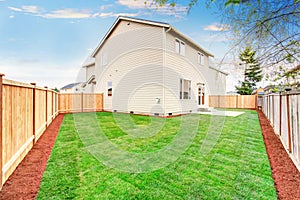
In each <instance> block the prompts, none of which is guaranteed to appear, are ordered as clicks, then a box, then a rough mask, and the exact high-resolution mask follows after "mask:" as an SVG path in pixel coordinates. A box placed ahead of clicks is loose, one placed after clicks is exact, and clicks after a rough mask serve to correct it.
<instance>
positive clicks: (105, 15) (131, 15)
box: [93, 12, 139, 18]
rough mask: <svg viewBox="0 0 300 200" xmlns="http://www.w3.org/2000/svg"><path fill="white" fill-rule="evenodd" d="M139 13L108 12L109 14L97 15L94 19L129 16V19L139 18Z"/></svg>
mask: <svg viewBox="0 0 300 200" xmlns="http://www.w3.org/2000/svg"><path fill="white" fill-rule="evenodd" d="M138 15H139V13H113V12H108V13H104V12H103V13H95V14H94V15H93V17H101V18H106V17H118V16H127V17H136V16H138Z"/></svg>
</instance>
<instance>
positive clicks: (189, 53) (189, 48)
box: [166, 31, 208, 66]
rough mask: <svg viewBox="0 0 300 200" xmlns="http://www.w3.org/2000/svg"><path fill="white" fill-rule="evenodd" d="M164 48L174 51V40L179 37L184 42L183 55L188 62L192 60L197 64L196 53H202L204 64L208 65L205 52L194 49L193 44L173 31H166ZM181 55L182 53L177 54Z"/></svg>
mask: <svg viewBox="0 0 300 200" xmlns="http://www.w3.org/2000/svg"><path fill="white" fill-rule="evenodd" d="M166 36H167V37H166V40H167V41H166V50H167V51H169V52H176V51H175V49H176V47H175V40H176V39H179V40H180V41H182V42H184V43H185V55H184V57H186V58H187V59H188V60H189V61H190V62H192V63H193V64H195V65H196V64H198V53H199V52H200V53H202V54H203V55H204V56H203V58H204V66H208V56H207V55H206V54H205V52H203V51H201V50H199V49H196V48H195V47H194V45H192V44H191V43H190V42H188V41H186V40H185V39H184V38H182V37H180V36H179V35H178V34H176V33H175V32H172V31H170V32H168V33H167V35H166ZM178 55H179V54H178ZM179 56H182V55H179Z"/></svg>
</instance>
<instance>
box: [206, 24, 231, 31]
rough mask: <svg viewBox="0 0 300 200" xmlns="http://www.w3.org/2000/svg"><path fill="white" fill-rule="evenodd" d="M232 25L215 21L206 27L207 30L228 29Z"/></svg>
mask: <svg viewBox="0 0 300 200" xmlns="http://www.w3.org/2000/svg"><path fill="white" fill-rule="evenodd" d="M229 28H230V26H229V25H228V24H218V23H213V24H210V25H208V26H206V27H204V30H205V31H228V30H229Z"/></svg>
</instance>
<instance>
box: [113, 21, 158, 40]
mask: <svg viewBox="0 0 300 200" xmlns="http://www.w3.org/2000/svg"><path fill="white" fill-rule="evenodd" d="M144 28H158V27H155V26H151V25H146V24H141V23H137V22H132V21H131V22H130V21H127V20H122V21H120V22H119V23H118V25H117V28H116V29H114V30H113V32H112V33H111V35H110V37H114V36H116V35H118V34H123V33H125V32H128V31H135V30H137V29H144Z"/></svg>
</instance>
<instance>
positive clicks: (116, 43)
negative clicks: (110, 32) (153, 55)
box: [95, 26, 162, 74]
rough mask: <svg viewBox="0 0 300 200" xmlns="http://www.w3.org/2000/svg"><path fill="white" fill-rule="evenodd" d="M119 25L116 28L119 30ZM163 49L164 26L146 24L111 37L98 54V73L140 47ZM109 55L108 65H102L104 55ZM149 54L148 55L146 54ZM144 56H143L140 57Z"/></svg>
mask: <svg viewBox="0 0 300 200" xmlns="http://www.w3.org/2000/svg"><path fill="white" fill-rule="evenodd" d="M118 28H119V27H117V28H116V30H118ZM147 48H153V49H162V28H158V27H151V26H144V28H140V29H135V30H130V31H126V32H123V33H122V34H117V35H115V36H114V37H112V36H111V37H109V38H108V39H107V41H106V42H105V43H104V45H103V46H102V48H101V49H100V51H99V52H98V53H97V55H96V58H95V59H96V73H97V74H99V73H101V71H102V70H103V69H104V68H105V67H110V66H109V64H110V63H111V62H113V61H114V60H115V59H116V58H117V57H120V56H123V55H124V54H127V53H130V52H131V51H135V50H138V49H147ZM104 54H106V56H107V63H108V64H107V65H106V66H102V65H101V63H102V57H103V56H102V55H104ZM145 56H147V55H145ZM140 58H143V57H140Z"/></svg>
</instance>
